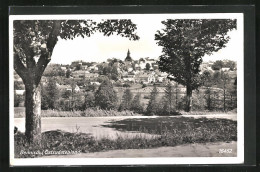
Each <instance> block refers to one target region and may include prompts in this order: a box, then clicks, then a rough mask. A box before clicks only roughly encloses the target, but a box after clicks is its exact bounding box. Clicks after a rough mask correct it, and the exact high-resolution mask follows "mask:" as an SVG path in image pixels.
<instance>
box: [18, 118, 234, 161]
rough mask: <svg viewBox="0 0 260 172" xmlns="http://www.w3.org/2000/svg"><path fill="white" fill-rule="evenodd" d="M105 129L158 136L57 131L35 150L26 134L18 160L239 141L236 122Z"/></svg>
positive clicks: (142, 123)
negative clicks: (46, 153)
mask: <svg viewBox="0 0 260 172" xmlns="http://www.w3.org/2000/svg"><path fill="white" fill-rule="evenodd" d="M104 127H112V128H115V129H116V130H120V131H125V132H129V131H131V132H141V133H149V134H156V136H154V137H147V136H145V135H136V136H134V137H122V136H118V137H117V138H116V139H109V138H102V139H95V138H94V137H92V136H91V135H89V134H85V133H69V132H64V131H60V130H56V131H48V132H44V133H42V145H41V146H33V145H29V144H28V143H27V142H26V139H25V136H24V134H23V133H18V134H16V135H15V138H14V142H15V157H16V158H21V157H24V158H25V157H35V156H41V155H37V154H36V155H32V154H29V155H28V154H27V155H26V154H20V153H21V151H39V150H40V151H45V150H48V151H59V150H61V151H64V150H74V151H79V152H82V153H87V152H100V151H108V150H118V149H148V148H155V147H162V146H176V145H181V144H187V143H207V142H220V141H223V142H229V141H236V140H237V122H236V121H232V120H227V119H207V118H200V119H194V118H186V117H178V118H170V117H160V118H147V119H140V118H139V119H125V120H121V121H112V122H110V123H109V124H107V125H104Z"/></svg>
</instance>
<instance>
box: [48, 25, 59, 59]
mask: <svg viewBox="0 0 260 172" xmlns="http://www.w3.org/2000/svg"><path fill="white" fill-rule="evenodd" d="M60 30H61V21H60V20H55V21H54V22H53V27H52V31H51V33H50V34H49V38H48V41H47V48H48V52H49V53H50V56H51V54H52V51H53V49H54V47H55V45H56V43H57V41H58V35H59V34H60Z"/></svg>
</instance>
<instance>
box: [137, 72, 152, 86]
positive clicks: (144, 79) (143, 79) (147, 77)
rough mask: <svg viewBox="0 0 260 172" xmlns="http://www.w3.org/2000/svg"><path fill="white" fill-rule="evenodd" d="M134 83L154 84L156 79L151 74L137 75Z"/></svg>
mask: <svg viewBox="0 0 260 172" xmlns="http://www.w3.org/2000/svg"><path fill="white" fill-rule="evenodd" d="M135 81H136V82H139V83H144V84H150V83H155V82H156V78H155V75H154V74H153V73H139V74H138V75H136V76H135Z"/></svg>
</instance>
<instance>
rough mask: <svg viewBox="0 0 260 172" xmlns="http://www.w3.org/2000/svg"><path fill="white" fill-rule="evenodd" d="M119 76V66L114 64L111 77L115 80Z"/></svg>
mask: <svg viewBox="0 0 260 172" xmlns="http://www.w3.org/2000/svg"><path fill="white" fill-rule="evenodd" d="M118 77H119V73H118V70H117V67H116V66H114V65H113V66H112V70H111V79H112V80H114V81H117V80H118Z"/></svg>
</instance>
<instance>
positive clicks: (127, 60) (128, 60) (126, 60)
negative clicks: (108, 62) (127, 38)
mask: <svg viewBox="0 0 260 172" xmlns="http://www.w3.org/2000/svg"><path fill="white" fill-rule="evenodd" d="M132 61H133V60H132V58H131V56H130V51H129V49H128V51H127V56H126V58H125V62H132Z"/></svg>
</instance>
